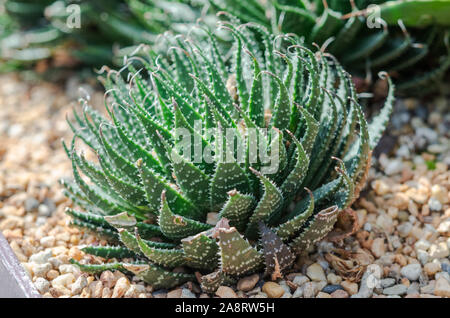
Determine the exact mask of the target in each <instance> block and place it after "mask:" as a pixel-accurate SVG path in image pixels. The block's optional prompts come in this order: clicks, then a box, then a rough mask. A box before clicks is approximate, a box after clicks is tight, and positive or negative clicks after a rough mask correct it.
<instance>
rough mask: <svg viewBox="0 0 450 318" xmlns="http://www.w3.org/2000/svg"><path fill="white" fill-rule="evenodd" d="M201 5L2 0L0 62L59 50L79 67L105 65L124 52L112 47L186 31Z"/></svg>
mask: <svg viewBox="0 0 450 318" xmlns="http://www.w3.org/2000/svg"><path fill="white" fill-rule="evenodd" d="M2 4H3V5H2ZM71 5H77V6H78V8H79V10H80V20H79V21H80V27H78V26H77V25H74V21H76V20H75V19H74V16H73V15H74V14H77V13H78V12H76V10H78V8H73V7H72V8H71V7H70V6H71ZM203 5H204V4H203V2H202V0H197V1H195V0H192V1H191V0H114V1H111V0H96V1H94V0H89V1H81V2H80V1H72V0H58V1H55V0H46V1H38V2H36V1H32V0H8V1H3V2H0V8H3V9H2V10H3V14H1V13H0V14H1V16H2V19H0V28H2V26H3V25H5V26H4V28H5V27H6V24H7V23H8V26H9V32H8V33H5V34H4V35H3V36H0V61H1V60H3V62H4V63H6V62H8V63H9V64H10V65H11V66H12V65H16V66H17V67H18V68H20V67H29V66H30V65H32V64H33V63H34V62H36V61H40V60H44V59H56V58H57V56H58V54H59V55H61V54H64V55H67V56H69V57H71V58H72V59H73V60H76V61H78V62H81V63H83V64H84V65H89V66H96V67H101V66H102V65H105V64H107V65H111V64H112V59H113V57H114V56H119V57H120V56H122V55H123V54H125V53H123V52H120V51H119V52H113V46H114V45H117V46H118V47H120V48H123V47H130V46H132V45H135V44H140V43H147V44H151V43H154V42H155V39H156V37H157V34H160V33H162V32H165V31H167V30H174V31H176V32H187V31H188V29H189V24H192V23H195V21H196V19H197V18H199V17H200V16H201V12H200V11H201V9H202V7H203ZM0 12H1V10H0ZM11 20H12V21H14V24H13V25H12V26H11V23H10V22H11ZM67 21H69V22H70V23H69V24H70V25H69V24H68V23H67ZM128 50H132V48H131V49H130V48H129V49H128ZM116 51H117V50H116ZM66 60H67V59H66Z"/></svg>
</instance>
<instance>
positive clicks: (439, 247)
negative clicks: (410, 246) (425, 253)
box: [429, 242, 450, 258]
mask: <svg viewBox="0 0 450 318" xmlns="http://www.w3.org/2000/svg"><path fill="white" fill-rule="evenodd" d="M449 254H450V252H449V248H448V245H447V243H446V242H440V243H439V244H432V245H431V246H430V250H429V255H430V257H431V258H445V257H448V256H449Z"/></svg>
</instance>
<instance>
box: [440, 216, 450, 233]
mask: <svg viewBox="0 0 450 318" xmlns="http://www.w3.org/2000/svg"><path fill="white" fill-rule="evenodd" d="M437 231H438V232H439V233H441V234H445V233H450V218H446V219H445V220H444V221H442V222H441V223H440V224H439V226H438V228H437Z"/></svg>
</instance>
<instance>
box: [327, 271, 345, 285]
mask: <svg viewBox="0 0 450 318" xmlns="http://www.w3.org/2000/svg"><path fill="white" fill-rule="evenodd" d="M327 281H328V283H330V284H331V285H339V284H340V283H341V282H342V277H340V276H338V275H336V274H334V273H330V274H328V275H327Z"/></svg>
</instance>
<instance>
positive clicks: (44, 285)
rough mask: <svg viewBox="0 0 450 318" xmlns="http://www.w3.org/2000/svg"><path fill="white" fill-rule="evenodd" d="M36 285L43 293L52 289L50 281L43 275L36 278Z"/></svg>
mask: <svg viewBox="0 0 450 318" xmlns="http://www.w3.org/2000/svg"><path fill="white" fill-rule="evenodd" d="M34 286H35V287H36V289H37V290H38V291H39V292H40V293H41V294H45V293H46V292H48V291H49V289H50V283H49V282H48V280H46V279H45V278H42V277H38V278H36V281H35V282H34Z"/></svg>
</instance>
